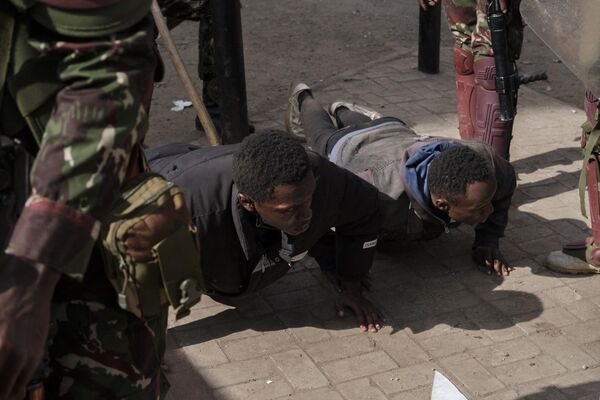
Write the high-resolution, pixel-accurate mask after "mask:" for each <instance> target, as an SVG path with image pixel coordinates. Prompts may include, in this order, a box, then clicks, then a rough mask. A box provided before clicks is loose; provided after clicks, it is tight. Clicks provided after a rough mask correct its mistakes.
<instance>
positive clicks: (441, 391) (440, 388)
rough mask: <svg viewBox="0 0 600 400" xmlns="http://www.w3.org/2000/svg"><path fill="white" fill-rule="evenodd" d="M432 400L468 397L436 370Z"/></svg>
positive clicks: (453, 399)
mask: <svg viewBox="0 0 600 400" xmlns="http://www.w3.org/2000/svg"><path fill="white" fill-rule="evenodd" d="M431 400H467V398H466V397H465V396H464V395H463V394H462V393H461V392H460V391H459V390H458V389H457V388H456V386H454V385H453V384H452V382H450V381H449V380H448V378H446V377H445V376H444V375H442V374H441V373H439V372H438V371H435V375H434V376H433V388H432V389H431Z"/></svg>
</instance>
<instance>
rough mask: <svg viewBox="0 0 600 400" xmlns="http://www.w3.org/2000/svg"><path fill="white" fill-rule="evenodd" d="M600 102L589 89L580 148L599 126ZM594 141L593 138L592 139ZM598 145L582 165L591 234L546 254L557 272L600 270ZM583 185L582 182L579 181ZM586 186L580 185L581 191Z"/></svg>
mask: <svg viewBox="0 0 600 400" xmlns="http://www.w3.org/2000/svg"><path fill="white" fill-rule="evenodd" d="M599 107H600V101H599V100H598V97H596V96H595V95H594V94H593V93H592V92H591V91H590V90H587V91H586V96H585V101H584V110H585V113H586V117H587V122H586V124H585V125H584V129H583V131H582V134H581V147H582V148H583V149H584V150H583V152H584V154H585V153H586V151H585V149H586V146H587V144H588V143H590V136H591V134H592V132H594V130H596V132H598V131H597V129H598V128H599V127H600V111H599V110H600V108H599ZM591 140H594V138H592V139H591ZM595 140H596V146H595V147H594V148H593V149H592V150H591V154H590V157H589V158H588V159H587V160H586V159H585V158H584V162H583V166H582V168H585V173H586V180H585V182H584V184H585V185H586V186H587V198H588V201H589V212H590V221H591V225H592V236H590V237H588V238H586V239H583V240H581V241H576V242H571V243H567V244H565V245H564V246H563V249H562V251H553V252H551V253H550V254H548V256H547V257H546V260H545V262H544V264H545V265H546V266H547V267H548V268H550V269H552V270H554V271H557V272H564V273H572V274H586V273H600V198H599V192H598V189H599V184H598V181H599V179H600V176H599V174H598V168H599V167H600V151H599V150H598V145H597V143H598V140H597V138H595ZM580 185H581V183H580ZM584 189H585V188H580V196H581V195H582V193H581V191H583V190H584Z"/></svg>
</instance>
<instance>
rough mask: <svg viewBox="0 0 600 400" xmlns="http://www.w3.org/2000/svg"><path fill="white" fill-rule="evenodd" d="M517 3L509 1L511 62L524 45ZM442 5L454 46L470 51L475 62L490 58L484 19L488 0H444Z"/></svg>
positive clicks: (518, 0) (490, 48)
mask: <svg viewBox="0 0 600 400" xmlns="http://www.w3.org/2000/svg"><path fill="white" fill-rule="evenodd" d="M520 1H521V0H508V3H509V12H508V16H509V21H508V24H509V31H508V42H509V51H510V54H511V56H512V58H513V60H516V59H518V58H519V56H520V54H521V46H522V43H523V20H522V19H521V14H520V13H519V3H520ZM444 6H445V8H446V15H447V16H448V25H449V26H450V31H451V32H452V35H453V37H454V43H455V46H456V47H458V48H462V49H464V50H467V51H469V52H470V53H472V54H473V55H474V56H475V58H476V59H477V58H479V57H486V56H487V57H490V56H493V55H494V52H493V50H492V41H491V35H490V29H489V26H488V22H487V18H486V13H487V6H488V0H445V1H444Z"/></svg>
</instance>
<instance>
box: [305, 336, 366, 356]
mask: <svg viewBox="0 0 600 400" xmlns="http://www.w3.org/2000/svg"><path fill="white" fill-rule="evenodd" d="M355 333H358V334H355V335H353V336H348V337H345V338H344V339H343V340H339V339H337V340H336V339H333V340H329V341H326V342H319V343H317V344H312V345H309V346H306V347H305V349H306V352H307V353H308V354H309V355H310V356H311V358H312V359H313V360H315V361H316V362H317V363H323V362H327V361H333V360H338V359H340V358H347V357H351V356H355V355H358V354H363V353H369V352H372V351H374V349H375V343H374V342H373V341H372V340H371V339H370V338H369V336H367V335H366V334H364V333H359V332H358V329H355Z"/></svg>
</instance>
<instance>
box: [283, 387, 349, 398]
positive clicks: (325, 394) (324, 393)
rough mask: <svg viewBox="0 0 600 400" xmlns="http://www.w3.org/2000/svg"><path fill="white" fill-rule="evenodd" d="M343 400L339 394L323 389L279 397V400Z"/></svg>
mask: <svg viewBox="0 0 600 400" xmlns="http://www.w3.org/2000/svg"><path fill="white" fill-rule="evenodd" d="M284 399H285V400H344V399H343V398H342V396H340V394H339V393H338V392H336V391H334V390H331V389H328V388H325V389H317V390H311V391H310V392H301V393H295V394H293V395H287V396H284V397H281V400H284Z"/></svg>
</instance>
